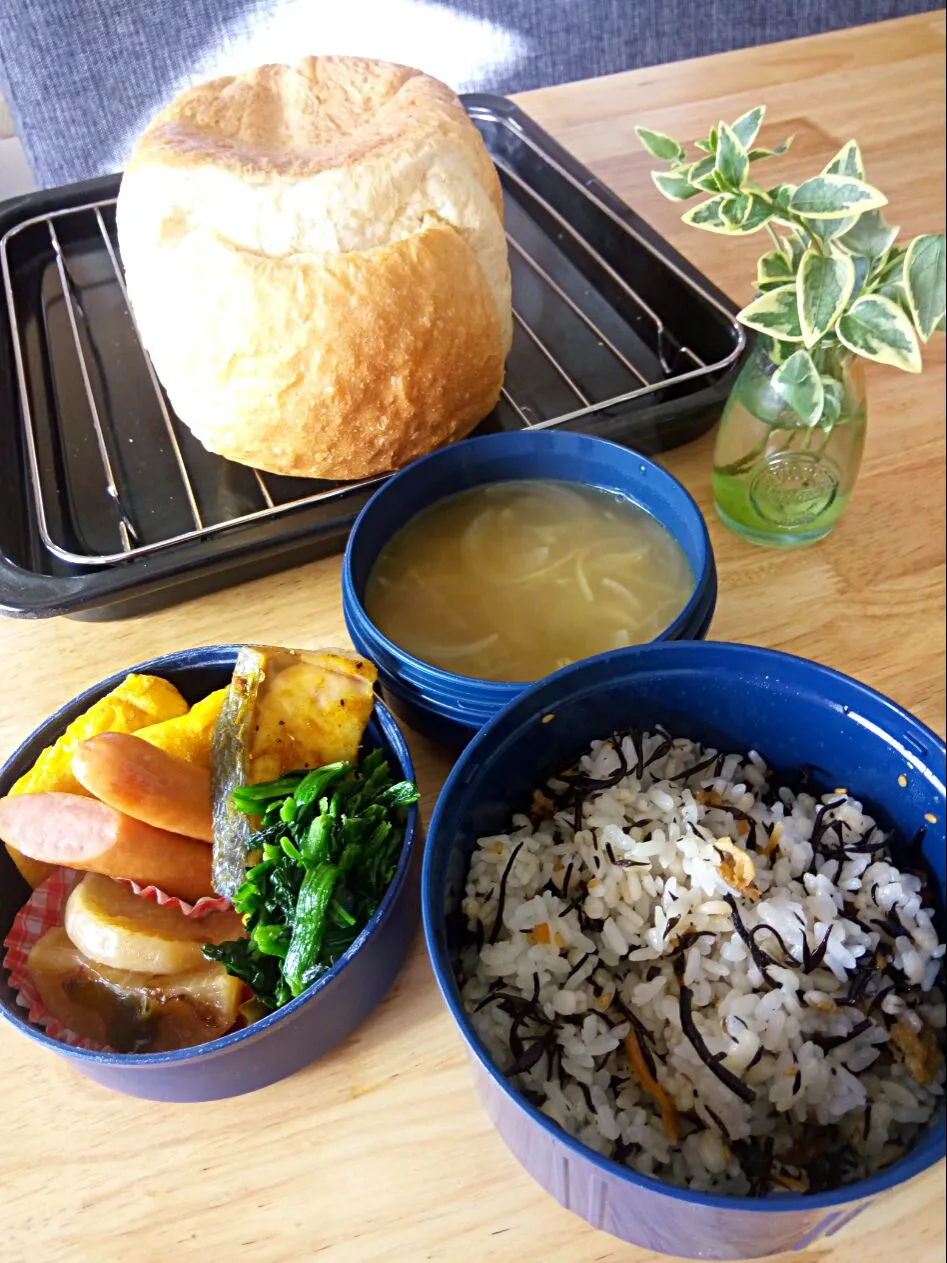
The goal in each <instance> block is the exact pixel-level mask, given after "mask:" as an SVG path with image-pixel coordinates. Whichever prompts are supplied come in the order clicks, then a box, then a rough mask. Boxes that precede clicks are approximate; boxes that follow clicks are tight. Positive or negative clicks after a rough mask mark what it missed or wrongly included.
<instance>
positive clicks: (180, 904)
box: [3, 868, 230, 1052]
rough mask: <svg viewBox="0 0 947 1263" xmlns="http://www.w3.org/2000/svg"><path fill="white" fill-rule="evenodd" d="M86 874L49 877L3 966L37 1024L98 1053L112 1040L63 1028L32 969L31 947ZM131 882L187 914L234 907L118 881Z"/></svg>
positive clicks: (25, 911) (27, 908) (8, 945)
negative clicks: (47, 1004) (29, 965)
mask: <svg viewBox="0 0 947 1263" xmlns="http://www.w3.org/2000/svg"><path fill="white" fill-rule="evenodd" d="M84 876H85V873H82V872H78V871H77V870H76V869H74V868H57V869H54V871H53V872H52V873H51V874H50V875H49V877H47V878H46V880H45V881H44V882H43V883H42V884H41V885H39V886H37V887H36V889H35V890H34V891H33V893H32V895H31V896H30V897H29V899H27V901H26V903H25V904H24V905H23V907H22V908H21V909H20V911H19V912H18V913H17V914H16V917H15V918H14V920H13V924H12V926H11V927H10V932H9V934H7V936H6V938H5V939H4V941H3V946H4V948H5V954H4V957H3V967H4V969H6V970H7V972H8V973H9V976H10V986H11V988H12V989H13V991H14V992H15V993H16V1002H17V1004H19V1005H20V1006H21V1007H22V1008H24V1009H26V1015H27V1017H28V1018H29V1020H30V1022H32V1023H33V1025H34V1026H41V1027H42V1028H43V1029H44V1030H45V1031H46V1034H47V1035H50V1036H51V1037H52V1038H53V1039H59V1040H62V1042H63V1043H64V1044H71V1045H72V1046H73V1047H74V1048H87V1049H90V1050H91V1051H93V1052H111V1051H112V1050H111V1049H110V1048H109V1047H108V1045H107V1044H97V1043H95V1042H94V1041H93V1040H89V1039H84V1038H83V1037H82V1036H80V1035H77V1034H76V1033H75V1032H74V1031H71V1030H69V1029H68V1028H67V1027H65V1026H63V1024H62V1023H61V1022H59V1021H58V1020H57V1019H56V1018H54V1017H53V1016H52V1015H51V1014H50V1013H48V1012H47V1011H46V1009H45V1007H44V1006H43V1002H42V1000H41V999H40V996H39V992H38V991H37V989H36V987H35V985H34V983H33V980H32V978H31V977H30V975H29V972H28V970H27V962H28V960H29V956H30V951H31V950H32V948H33V946H34V945H35V944H36V943H38V942H39V940H40V939H41V938H42V937H43V935H44V934H46V933H47V931H49V930H54V929H55V928H56V927H57V926H60V925H62V924H63V921H64V919H65V912H66V900H67V899H68V898H69V896H70V894H71V893H72V891H73V890H74V889H75V888H76V886H77V885H78V884H79V882H80V881H81V880H82V878H83V877H84ZM117 880H119V881H121V882H122V884H123V885H125V886H129V887H130V888H131V890H132V891H134V893H135V894H136V895H138V896H140V897H141V898H142V899H148V900H150V901H151V902H153V903H158V904H161V905H162V906H167V907H172V908H178V909H179V910H180V911H181V912H182V913H183V914H184V915H185V916H186V917H202V916H207V914H208V913H211V912H222V911H224V910H225V909H227V908H229V907H230V900H229V899H222V898H210V897H205V898H203V899H199V900H198V901H197V903H193V904H192V903H186V902H185V901H184V900H183V899H178V898H177V897H176V896H174V895H168V894H166V893H165V892H164V891H163V890H159V889H158V888H157V887H156V886H139V885H138V883H137V882H133V881H129V880H128V879H126V878H119V879H117Z"/></svg>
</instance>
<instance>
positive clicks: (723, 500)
mask: <svg viewBox="0 0 947 1263" xmlns="http://www.w3.org/2000/svg"><path fill="white" fill-rule="evenodd" d="M818 358H819V359H820V361H821V363H820V365H819V367H820V370H821V371H822V372H823V374H824V375H825V376H826V377H831V378H833V379H834V380H835V381H836V382H838V383H839V385H840V386H841V395H840V398H841V406H840V408H839V410H838V415H837V417H835V418H834V419H832V420H831V421H829V420H820V421H817V422H816V423H815V424H814V425H809V424H807V422H806V421H804V420H803V419H802V418H801V417H799V416H798V415H797V414H796V413H795V412H794V411H793V410H792V409H791V408H789V407H788V406H787V404H786V402H785V400H784V398H783V397H782V396H781V395H780V393H779V392H778V391H777V390H776V389H775V388H774V387H773V385H772V377H773V374H774V373H775V371H776V368H777V365H776V363H775V362H774V360H773V358H772V356H771V354H770V351H769V349H768V347H767V345H766V343H765V342H764V341H763V340H762V339H761V340H760V341H759V342H757V344H756V346H755V347H754V349H753V350H752V351H751V353H750V355H749V356H748V357H747V359H746V361H745V363H744V365H743V368H742V369H741V370H740V374H739V376H738V377H737V380H736V382H735V383H734V387H733V390H732V391H731V393H730V397H729V399H728V400H727V403H726V406H725V407H724V410H723V415H722V416H721V418H720V425H719V428H718V430H717V441H716V446H715V448H714V468H713V487H714V500H715V503H716V507H717V513H718V515H719V517H720V518H721V520H722V521H723V523H724V524H725V525H726V526H728V527H729V528H730V530H732V531H734V532H735V533H736V534H737V535H740V536H742V537H743V538H744V539H746V540H750V541H751V542H752V543H754V544H762V545H764V546H766V547H769V548H800V547H803V546H805V545H806V544H814V543H817V542H818V541H819V540H820V539H824V538H825V536H826V535H828V533H829V531H831V530H832V528H833V526H834V525H835V523H836V522H837V521H838V520H839V518H840V517H841V515H842V513H843V512H844V510H845V506H846V505H847V504H848V501H849V498H850V496H851V494H852V488H853V487H854V485H855V479H856V477H857V475H858V467H859V465H860V464H861V458H862V450H863V448H864V445H865V424H866V419H867V410H866V405H865V382H864V373H863V368H862V361H861V360H860V359H859V358H858V357H857V356H854V355H850V354H848V353H847V352H845V351H844V350H841V349H839V348H837V347H833V348H830V349H828V350H827V351H824V352H822V353H821V354H819V355H818Z"/></svg>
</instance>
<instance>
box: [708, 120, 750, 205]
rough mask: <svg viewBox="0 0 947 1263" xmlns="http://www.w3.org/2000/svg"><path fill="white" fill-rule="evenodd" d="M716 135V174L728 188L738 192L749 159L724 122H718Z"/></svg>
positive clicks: (747, 167) (744, 177)
mask: <svg viewBox="0 0 947 1263" xmlns="http://www.w3.org/2000/svg"><path fill="white" fill-rule="evenodd" d="M717 136H718V138H717V156H716V161H715V163H714V166H715V169H716V172H717V176H718V178H719V180H720V181H721V182H722V183H723V184H724V185H725V186H726V187H727V188H728V189H733V191H734V192H738V191H739V189H740V188H741V187H742V185H743V181H744V180H745V179H746V173H747V171H748V169H749V166H750V160H749V158H748V157H747V156H746V150H745V149H744V148H743V146H742V145H741V144H740V141H739V140H738V138H737V137H736V136H735V135H734V134H733V132H732V131H731V130H730V128H729V127H728V126H727V124H726V123H721V124H720V127H719V128H718V133H717Z"/></svg>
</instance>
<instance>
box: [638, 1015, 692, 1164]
mask: <svg viewBox="0 0 947 1263" xmlns="http://www.w3.org/2000/svg"><path fill="white" fill-rule="evenodd" d="M625 1052H626V1053H627V1054H628V1061H629V1063H630V1064H631V1068H632V1070H633V1071H634V1074H635V1078H636V1079H637V1080H638V1082H639V1083H640V1084H641V1086H642V1087H643V1088H644V1090H645V1091H646V1092H647V1094H648V1095H649V1096H650V1097H651V1098H652V1099H653V1100H654V1101H656V1102H657V1106H658V1109H659V1110H660V1111H661V1122H662V1123H663V1124H664V1130H665V1131H666V1132H667V1134H668V1135H669V1136H670V1138H671V1139H672V1140H673V1141H674V1142H675V1143H677V1141H678V1140H680V1138H681V1124H680V1121H679V1119H678V1117H677V1110H676V1109H675V1108H674V1105H673V1102H672V1101H671V1099H670V1097H669V1096H668V1094H667V1093H666V1092H665V1090H664V1088H662V1087H661V1084H660V1083H658V1081H657V1079H655V1078H654V1076H653V1075H652V1074H651V1072H650V1070H649V1069H648V1067H647V1065H646V1064H645V1059H644V1056H643V1054H642V1052H641V1045H640V1044H639V1043H638V1036H637V1034H636V1033H635V1032H634V1031H633V1030H632V1031H629V1032H628V1034H627V1035H626V1036H625Z"/></svg>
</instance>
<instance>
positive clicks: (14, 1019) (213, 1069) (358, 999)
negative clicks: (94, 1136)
mask: <svg viewBox="0 0 947 1263" xmlns="http://www.w3.org/2000/svg"><path fill="white" fill-rule="evenodd" d="M237 650H238V646H236V645H216V646H213V647H210V648H206V649H189V650H185V651H183V652H180V653H172V654H168V655H166V656H165V657H162V658H153V659H151V660H150V661H149V662H142V663H139V665H138V666H134V667H129V668H128V671H118V672H116V674H115V675H112V676H110V677H109V678H108V679H107V680H103V681H102V682H101V684H96V685H95V686H94V687H93V688H90V689H87V690H86V691H85V692H84V693H82V694H80V696H79V697H77V698H75V699H74V700H73V701H71V702H69V703H68V704H67V705H66V706H64V707H62V709H61V710H58V711H57V712H56V714H55V715H51V716H50V718H49V719H47V720H46V722H45V723H43V724H41V725H40V727H39V728H37V729H36V731H35V732H34V733H33V734H32V735H31V736H30V737H28V738H27V739H26V741H24V743H23V744H22V745H21V746H20V748H19V749H18V750H17V751H16V753H15V754H13V755H11V757H10V758H9V759H8V760H7V762H6V763H5V764H4V765H3V767H2V769H0V795H3V794H6V793H7V792H8V791H9V790H10V788H11V786H12V785H13V784H14V782H15V781H16V780H17V779H18V778H19V777H20V776H22V775H23V773H24V772H26V771H28V770H29V768H30V767H32V765H33V763H34V762H35V761H36V758H37V756H38V755H39V753H40V751H41V750H43V749H44V748H45V747H46V746H48V745H51V744H52V743H53V742H54V741H55V740H56V739H57V737H59V736H60V734H61V733H62V732H63V731H64V729H65V728H66V727H67V726H68V725H69V724H70V723H71V722H72V721H73V720H74V719H75V718H76V717H77V716H79V715H81V714H82V713H83V712H84V711H86V710H88V708H89V707H90V706H91V705H92V704H93V702H95V701H97V700H98V699H99V698H100V697H102V696H104V695H105V694H106V693H108V692H109V691H110V690H111V689H113V688H115V686H116V685H117V684H119V683H121V681H122V680H123V679H124V678H125V676H126V675H127V674H128V672H129V671H135V672H144V673H147V674H149V675H158V676H162V677H163V678H164V679H166V680H170V681H171V683H172V684H174V685H175V686H176V687H177V688H178V689H179V690H180V692H181V693H182V694H183V696H184V698H185V699H186V700H187V701H188V702H196V701H198V700H199V699H200V698H202V697H206V696H207V694H208V693H211V692H213V691H214V690H215V689H219V688H223V687H224V686H225V685H226V684H227V683H228V681H229V679H230V676H231V675H232V673H233V668H234V664H235V662H236V658H237ZM365 742H366V744H367V746H369V747H380V748H381V749H383V750H384V751H385V754H386V755H387V757H388V760H389V762H390V764H391V766H392V768H393V769H394V771H395V772H396V773H397V775H398V776H399V777H400V778H403V779H405V780H414V768H413V766H412V763H411V756H410V755H409V753H408V749H407V746H406V745H405V743H404V739H403V737H402V736H401V733H400V732H399V731H398V726H397V724H396V723H395V721H394V719H393V718H392V717H391V715H390V714H389V712H388V711H387V710H386V709H385V707H384V706H383V705H382V704H381V703H379V702H376V704H375V712H374V714H373V716H372V719H371V721H370V722H369V725H368V728H367V731H366V734H365ZM416 833H417V808H416V807H412V808H411V810H410V814H409V816H408V821H407V828H406V830H405V841H404V846H403V849H402V853H401V857H400V860H399V862H398V867H397V869H396V871H395V875H394V877H393V878H392V881H391V885H390V886H389V887H388V890H387V891H386V892H385V895H384V898H383V899H382V901H381V903H380V904H379V906H378V909H377V910H376V912H375V915H374V916H373V917H372V919H371V920H370V921H369V923H368V924H367V925H366V926H365V928H364V930H362V932H361V934H360V935H359V936H358V938H357V939H356V940H355V942H354V943H353V944H352V946H351V947H350V948H349V950H348V951H347V952H346V953H345V955H344V956H342V957H341V958H340V959H339V960H338V961H337V962H336V963H335V965H333V966H332V968H331V969H330V970H328V971H327V972H326V973H325V974H323V976H322V977H321V978H319V979H318V980H317V981H316V982H314V983H313V984H312V986H311V987H309V988H308V990H306V991H304V992H303V994H302V995H301V996H298V997H297V998H296V999H295V1000H293V1001H291V1002H290V1003H289V1004H287V1005H286V1006H285V1007H284V1008H282V1009H278V1010H277V1011H276V1012H274V1013H271V1014H269V1015H268V1016H267V1017H265V1018H263V1019H262V1020H260V1021H259V1022H254V1023H253V1025H252V1026H248V1027H246V1028H245V1029H243V1030H240V1031H236V1032H235V1033H233V1034H231V1035H225V1036H223V1037H222V1038H220V1039H215V1040H211V1041H210V1042H208V1043H206V1044H200V1045H198V1046H197V1047H195V1048H182V1049H180V1050H179V1051H177V1052H167V1053H144V1054H121V1053H105V1052H92V1051H89V1050H88V1049H84V1048H73V1047H71V1046H70V1045H68V1044H64V1043H62V1042H61V1041H60V1040H57V1039H53V1038H51V1037H50V1036H49V1035H47V1034H46V1032H45V1031H43V1030H42V1029H41V1028H40V1027H38V1026H34V1025H32V1024H31V1023H30V1022H29V1021H28V1020H27V1017H26V1011H25V1009H23V1008H22V1007H20V1006H19V1005H18V1004H17V1002H16V996H15V994H14V992H13V991H12V989H11V987H10V983H9V977H8V974H7V971H6V970H5V969H2V968H0V1012H2V1014H3V1017H4V1018H5V1019H6V1020H7V1021H8V1022H9V1023H10V1024H11V1025H12V1026H14V1027H16V1029H17V1030H19V1031H21V1032H22V1033H23V1034H24V1035H27V1036H29V1038H30V1039H33V1040H35V1041H36V1043H37V1044H39V1045H42V1046H45V1047H46V1048H48V1049H50V1050H51V1051H52V1052H55V1053H58V1054H59V1056H60V1057H64V1058H65V1059H66V1060H67V1061H70V1062H71V1063H72V1064H73V1065H74V1066H75V1067H76V1068H77V1069H78V1070H80V1071H82V1073H83V1074H86V1075H88V1076H89V1078H90V1079H95V1080H96V1082H98V1083H101V1084H104V1086H105V1087H108V1088H113V1089H115V1091H118V1092H125V1093H127V1094H128V1095H129V1096H141V1097H146V1098H148V1099H150V1100H155V1101H210V1100H217V1099H219V1098H221V1097H228V1096H239V1095H240V1094H241V1093H243V1092H252V1091H254V1090H255V1089H256V1088H262V1087H265V1086H266V1085H267V1084H270V1083H275V1082H276V1080H278V1079H283V1078H286V1076H287V1075H291V1074H294V1073H295V1072H296V1071H297V1070H301V1069H302V1068H303V1066H306V1065H308V1064H309V1063H310V1062H312V1061H315V1060H316V1059H317V1058H318V1057H321V1056H323V1054H325V1053H327V1052H329V1051H330V1049H332V1048H334V1047H335V1046H336V1045H337V1044H339V1043H341V1042H342V1040H344V1039H345V1038H346V1037H347V1036H348V1035H350V1034H351V1032H352V1031H354V1030H355V1028H356V1027H357V1026H358V1025H359V1024H360V1023H361V1022H362V1021H363V1020H364V1019H365V1018H366V1017H367V1016H368V1014H369V1013H370V1012H371V1011H372V1009H374V1008H375V1006H376V1005H377V1004H378V1003H379V1001H380V1000H381V999H382V997H383V996H384V994H385V992H386V991H387V990H388V988H389V987H390V986H391V984H392V982H394V980H395V977H396V975H397V973H398V971H399V969H400V968H401V965H402V963H403V962H404V959H405V956H406V955H407V952H408V948H409V947H410V945H411V940H412V937H413V935H414V931H415V929H416V927H417V922H418V876H417V875H418V867H419V865H418V863H417V857H416V854H415V852H416V847H415V836H416ZM28 897H29V887H28V886H27V885H26V883H25V882H24V881H23V879H22V878H21V877H20V875H19V873H18V872H17V869H16V867H15V865H14V863H13V861H12V860H11V859H10V856H9V855H8V854H7V852H6V849H5V848H3V847H0V943H2V941H3V939H5V937H6V935H7V933H8V932H9V930H10V927H11V925H12V923H13V919H14V917H15V916H16V914H17V912H18V911H19V910H20V908H21V907H22V905H23V903H24V902H25V901H26V899H27V898H28ZM0 960H2V951H0Z"/></svg>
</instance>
